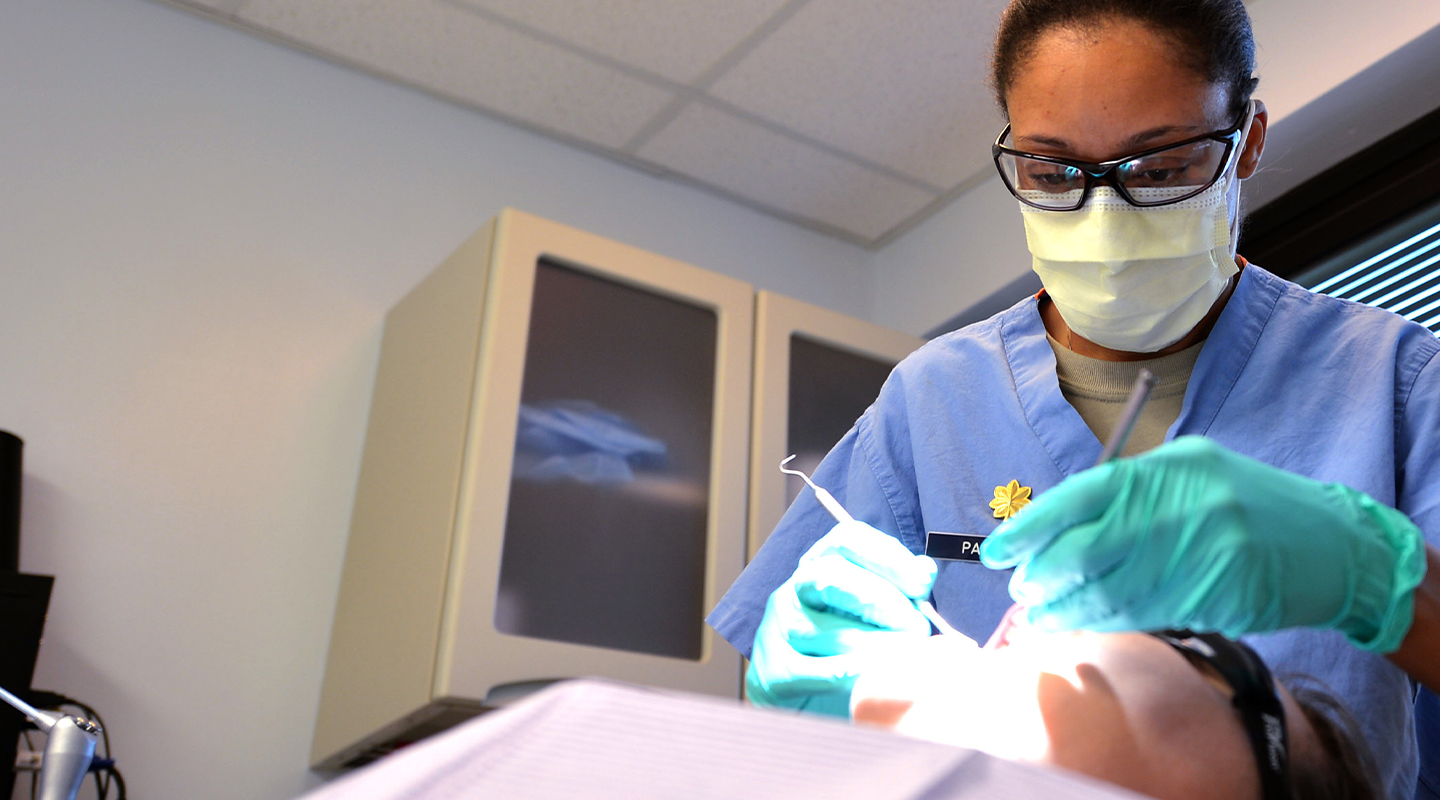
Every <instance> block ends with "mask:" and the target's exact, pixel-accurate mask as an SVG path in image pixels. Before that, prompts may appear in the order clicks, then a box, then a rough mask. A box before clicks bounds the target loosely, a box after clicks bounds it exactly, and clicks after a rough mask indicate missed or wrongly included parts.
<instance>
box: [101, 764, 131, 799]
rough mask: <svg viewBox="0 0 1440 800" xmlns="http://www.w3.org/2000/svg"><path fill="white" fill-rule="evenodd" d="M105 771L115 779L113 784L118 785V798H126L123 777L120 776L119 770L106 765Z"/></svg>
mask: <svg viewBox="0 0 1440 800" xmlns="http://www.w3.org/2000/svg"><path fill="white" fill-rule="evenodd" d="M105 771H106V772H108V773H109V774H110V777H112V778H114V779H115V785H116V786H118V787H119V789H120V800H126V797H125V779H124V778H122V777H120V770H118V769H115V768H114V767H108V768H106V770H105Z"/></svg>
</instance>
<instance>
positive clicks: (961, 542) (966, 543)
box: [925, 531, 985, 564]
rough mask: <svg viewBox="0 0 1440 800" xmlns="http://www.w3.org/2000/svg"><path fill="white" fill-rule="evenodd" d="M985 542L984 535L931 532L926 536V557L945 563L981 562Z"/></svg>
mask: <svg viewBox="0 0 1440 800" xmlns="http://www.w3.org/2000/svg"><path fill="white" fill-rule="evenodd" d="M984 541H985V534H983V533H940V532H938V531H929V532H928V533H926V534H925V555H927V556H930V557H931V558H936V559H941V560H943V561H970V562H974V563H977V564H978V563H979V562H980V544H981V543H982V542H984Z"/></svg>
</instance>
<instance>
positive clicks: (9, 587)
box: [0, 572, 55, 797]
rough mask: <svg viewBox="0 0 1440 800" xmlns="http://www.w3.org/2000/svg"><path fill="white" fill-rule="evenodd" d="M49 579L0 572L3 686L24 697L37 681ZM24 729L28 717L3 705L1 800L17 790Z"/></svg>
mask: <svg viewBox="0 0 1440 800" xmlns="http://www.w3.org/2000/svg"><path fill="white" fill-rule="evenodd" d="M54 583H55V579H54V578H52V577H50V576H49V575H22V574H20V573H18V572H9V573H7V572H0V686H3V687H5V688H6V689H9V690H10V691H11V692H14V693H15V694H19V695H22V696H23V695H24V694H25V692H26V690H27V689H29V688H30V681H31V680H32V679H33V678H34V677H35V659H36V658H37V657H38V656H39V655H40V636H41V634H43V633H44V632H45V612H46V610H47V609H49V607H50V587H51V586H52V585H53V584H54ZM24 726H25V717H24V716H23V715H22V714H21V713H20V712H18V711H16V710H14V709H12V708H10V707H9V706H8V705H5V704H3V703H0V764H5V765H7V768H4V769H0V797H9V796H10V793H11V791H12V790H13V787H14V781H15V773H14V772H13V771H12V769H11V767H13V765H14V764H15V749H16V740H17V739H18V737H19V735H20V731H21V730H22V729H23V728H24Z"/></svg>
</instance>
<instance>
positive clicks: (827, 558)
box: [745, 522, 936, 717]
mask: <svg viewBox="0 0 1440 800" xmlns="http://www.w3.org/2000/svg"><path fill="white" fill-rule="evenodd" d="M935 574H936V566H935V561H934V560H933V559H931V558H929V557H928V556H917V555H915V554H913V553H911V552H910V551H909V550H908V549H906V547H905V545H903V544H901V543H900V542H899V540H897V539H895V538H894V537H892V536H888V535H886V534H884V533H882V532H880V531H878V530H876V529H875V528H872V527H870V526H869V525H866V524H865V523H863V522H842V523H840V524H839V525H836V526H835V527H834V528H831V529H830V532H829V533H827V534H825V536H823V537H822V538H821V539H820V540H819V541H817V542H816V543H815V544H814V545H813V546H811V548H810V549H809V550H807V551H806V552H805V555H803V556H801V557H800V563H799V565H798V566H797V567H796V568H795V574H794V575H792V576H790V579H789V580H788V581H786V582H785V583H783V584H781V585H780V588H778V589H776V590H775V591H774V592H772V593H771V595H770V599H769V601H767V603H766V605H765V615H764V616H763V617H761V619H760V627H759V628H758V629H757V630H756V631H755V646H754V649H753V650H752V651H751V654H750V669H749V670H748V671H747V672H746V674H745V690H746V694H747V695H748V696H749V698H750V702H751V703H754V704H755V705H757V706H771V707H780V708H793V709H800V710H804V711H810V712H815V713H820V714H830V715H833V716H837V717H848V716H849V715H850V689H851V688H852V687H853V686H854V684H855V679H856V678H857V677H858V676H859V674H860V671H861V669H862V668H863V666H864V664H865V662H866V660H867V658H868V657H869V654H871V653H874V652H876V651H877V650H883V649H885V648H886V647H887V646H888V645H889V644H893V643H894V639H893V638H892V637H895V636H909V637H913V636H922V637H923V636H929V635H930V623H929V622H928V621H927V620H926V619H925V617H924V616H922V615H921V614H920V612H919V611H918V610H916V608H915V601H916V600H923V599H925V598H927V597H929V596H930V590H931V589H932V588H933V587H934V585H935Z"/></svg>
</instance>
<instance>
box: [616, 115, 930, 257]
mask: <svg viewBox="0 0 1440 800" xmlns="http://www.w3.org/2000/svg"><path fill="white" fill-rule="evenodd" d="M638 155H639V156H640V157H641V158H643V159H645V160H647V161H651V162H654V163H656V164H660V165H662V166H664V167H666V168H667V169H670V170H673V171H675V172H677V173H681V174H683V175H687V176H689V177H691V178H694V179H696V180H699V181H702V182H704V183H708V184H710V185H712V186H717V187H719V188H721V189H724V190H726V191H727V192H730V193H732V194H735V195H739V196H740V197H743V198H746V199H749V200H752V201H753V202H756V203H759V204H761V205H764V206H768V207H770V208H772V209H775V210H777V211H780V212H782V213H784V214H788V215H791V216H794V217H800V218H804V219H808V220H813V221H816V222H820V223H823V224H824V225H827V226H830V227H832V228H838V229H840V230H843V231H848V232H849V233H851V234H852V235H854V236H855V237H857V238H859V239H861V240H863V241H865V242H873V241H874V240H876V239H878V238H879V237H881V236H883V235H884V234H885V233H886V232H887V231H889V230H890V229H892V228H894V227H895V226H897V225H899V224H900V223H901V222H903V221H904V220H905V219H907V218H908V217H910V216H911V215H913V214H915V213H917V212H919V211H920V210H921V209H923V208H924V207H925V206H927V205H928V204H929V203H930V202H932V201H933V200H935V198H936V195H935V194H933V193H931V192H928V191H925V190H923V189H920V188H917V187H915V186H912V185H910V184H908V183H904V182H901V181H898V180H895V179H894V178H891V177H889V176H887V175H884V174H882V173H879V172H876V171H874V170H871V169H867V168H865V167H863V166H860V165H858V164H855V163H854V162H851V161H849V160H847V159H844V158H840V157H839V156H835V155H832V154H830V153H827V152H825V151H823V150H820V149H817V148H814V147H811V146H809V145H807V144H804V143H802V142H799V141H796V140H794V139H792V138H790V137H787V136H785V135H783V134H780V133H777V132H775V131H772V130H769V129H767V128H765V127H762V126H760V125H756V124H753V123H751V122H748V121H746V120H743V119H740V118H738V117H735V116H733V115H731V114H729V113H726V112H724V111H722V110H719V109H716V108H713V107H711V106H708V105H704V104H702V103H692V104H690V105H689V106H687V107H686V108H685V110H684V111H682V112H681V113H680V115H679V116H678V117H676V119H675V120H674V121H673V122H672V123H670V124H669V125H668V126H666V127H665V128H664V129H663V130H661V131H660V133H658V134H657V135H656V136H655V137H654V138H652V139H651V140H650V141H649V142H647V143H646V144H645V145H644V146H643V147H641V148H640V151H639V153H638Z"/></svg>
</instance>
